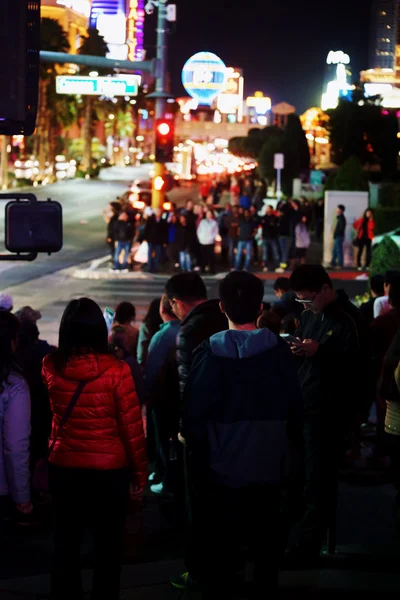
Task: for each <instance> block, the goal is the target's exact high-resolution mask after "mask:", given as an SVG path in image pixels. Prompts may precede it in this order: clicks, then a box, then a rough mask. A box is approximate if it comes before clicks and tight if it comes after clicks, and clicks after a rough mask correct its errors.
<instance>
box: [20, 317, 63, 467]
mask: <svg viewBox="0 0 400 600" xmlns="http://www.w3.org/2000/svg"><path fill="white" fill-rule="evenodd" d="M53 350H55V348H54V347H52V346H48V349H47V351H45V350H44V348H43V347H41V345H40V340H39V329H38V327H37V325H36V323H35V322H33V321H28V320H23V321H22V322H21V325H20V328H19V331H18V346H17V349H16V352H15V355H14V356H15V362H16V364H17V365H18V366H19V367H20V369H21V370H22V373H23V376H24V377H25V379H26V381H27V383H28V385H29V391H30V396H31V440H30V463H31V471H32V472H33V469H34V467H35V465H36V463H37V462H38V460H40V459H41V458H43V457H45V456H47V452H48V439H49V436H50V430H51V411H50V401H49V395H48V393H47V389H46V386H45V385H44V383H43V380H42V362H43V359H44V357H45V356H47V354H49V353H50V352H51V351H53Z"/></svg>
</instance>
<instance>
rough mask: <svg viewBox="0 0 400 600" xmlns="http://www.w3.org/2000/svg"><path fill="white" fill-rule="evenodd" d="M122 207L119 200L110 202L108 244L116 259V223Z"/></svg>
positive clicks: (112, 255) (112, 257)
mask: <svg viewBox="0 0 400 600" xmlns="http://www.w3.org/2000/svg"><path fill="white" fill-rule="evenodd" d="M120 210H121V207H120V205H119V204H118V202H110V212H111V216H110V217H109V219H108V222H107V245H108V247H109V249H110V254H111V259H112V260H114V253H115V224H116V222H117V221H118V216H119V213H120Z"/></svg>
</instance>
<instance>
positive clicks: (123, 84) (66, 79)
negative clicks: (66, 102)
mask: <svg viewBox="0 0 400 600" xmlns="http://www.w3.org/2000/svg"><path fill="white" fill-rule="evenodd" d="M140 82H141V77H140V75H118V76H117V77H74V76H69V75H60V76H58V77H56V92H57V94H71V95H75V94H79V95H84V96H106V97H107V98H112V97H113V96H137V94H138V88H139V85H140Z"/></svg>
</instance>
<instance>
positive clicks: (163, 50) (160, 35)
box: [151, 0, 167, 208]
mask: <svg viewBox="0 0 400 600" xmlns="http://www.w3.org/2000/svg"><path fill="white" fill-rule="evenodd" d="M166 24H167V0H158V14H157V69H158V72H157V78H156V92H155V93H156V94H157V95H156V105H155V117H156V119H162V117H164V116H165V105H166V101H165V95H166V90H165V87H166V81H167V35H166V33H167V32H166V30H165V28H166ZM164 174H165V165H164V163H161V162H156V163H154V181H161V180H163V176H164ZM157 177H161V179H158V180H157V179H156V178H157ZM158 187H159V186H158V185H155V184H154V183H153V191H152V197H151V204H152V206H153V207H154V208H162V206H163V204H164V199H165V191H164V189H163V188H164V185H163V186H162V187H161V189H157V188H158Z"/></svg>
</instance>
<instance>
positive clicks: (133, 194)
mask: <svg viewBox="0 0 400 600" xmlns="http://www.w3.org/2000/svg"><path fill="white" fill-rule="evenodd" d="M128 198H129V202H130V203H131V204H132V206H133V208H136V209H137V210H143V209H144V207H145V206H146V205H147V203H148V202H149V201H151V181H150V180H139V179H136V180H135V181H134V182H133V183H132V185H131V186H130V191H129V196H128Z"/></svg>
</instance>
